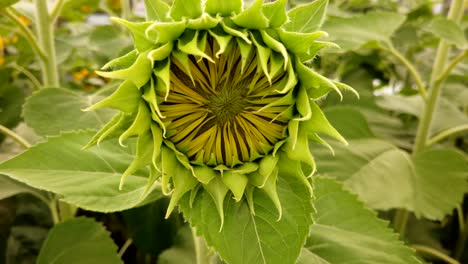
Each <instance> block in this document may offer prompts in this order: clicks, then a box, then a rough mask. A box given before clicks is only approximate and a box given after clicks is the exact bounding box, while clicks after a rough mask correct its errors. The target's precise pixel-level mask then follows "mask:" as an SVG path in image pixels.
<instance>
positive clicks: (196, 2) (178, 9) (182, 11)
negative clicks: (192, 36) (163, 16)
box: [171, 0, 203, 21]
mask: <svg viewBox="0 0 468 264" xmlns="http://www.w3.org/2000/svg"><path fill="white" fill-rule="evenodd" d="M202 14H203V10H202V1H201V0H175V1H174V3H173V4H172V8H171V17H172V18H173V19H174V20H176V21H180V20H182V19H183V18H197V17H200V16H201V15H202Z"/></svg>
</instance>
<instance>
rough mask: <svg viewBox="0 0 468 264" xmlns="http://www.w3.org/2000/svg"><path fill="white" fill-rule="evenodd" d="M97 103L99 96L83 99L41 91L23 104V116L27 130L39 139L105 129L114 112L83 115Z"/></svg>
mask: <svg viewBox="0 0 468 264" xmlns="http://www.w3.org/2000/svg"><path fill="white" fill-rule="evenodd" d="M100 100H102V97H100V96H84V95H81V94H78V93H75V92H72V91H69V90H65V89H59V88H48V89H42V90H40V91H39V92H37V93H34V94H33V95H32V96H31V97H29V98H28V99H27V100H26V104H25V105H24V110H23V115H24V119H25V121H26V123H27V124H28V126H30V127H31V128H33V129H34V131H36V133H38V134H40V135H58V134H59V133H60V132H62V131H74V130H82V129H98V128H100V127H102V126H104V125H105V124H106V123H107V121H108V120H109V119H110V118H111V117H112V116H113V115H114V113H115V112H114V111H113V110H110V109H98V110H96V111H89V112H83V109H86V108H88V107H90V106H91V105H93V104H94V103H96V102H98V101H100Z"/></svg>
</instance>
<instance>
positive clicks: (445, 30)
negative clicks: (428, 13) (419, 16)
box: [424, 17, 467, 49]
mask: <svg viewBox="0 0 468 264" xmlns="http://www.w3.org/2000/svg"><path fill="white" fill-rule="evenodd" d="M424 29H425V30H426V31H429V32H431V33H433V34H434V35H436V36H437V37H439V38H441V39H443V40H445V41H447V42H448V43H450V44H454V45H456V46H457V47H459V48H461V49H462V48H464V47H466V45H467V41H466V38H465V33H464V32H463V29H462V28H461V27H460V26H459V25H458V24H457V23H455V22H453V21H451V20H448V19H447V18H445V17H437V18H434V19H433V20H432V21H431V22H430V23H429V24H428V25H427V26H426V27H425V28H424Z"/></svg>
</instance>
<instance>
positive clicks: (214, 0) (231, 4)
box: [205, 0, 242, 16]
mask: <svg viewBox="0 0 468 264" xmlns="http://www.w3.org/2000/svg"><path fill="white" fill-rule="evenodd" d="M241 11H242V0H230V1H219V0H206V3H205V12H207V13H208V14H210V15H212V16H216V15H217V14H220V15H221V16H231V15H232V13H235V14H238V13H240V12H241Z"/></svg>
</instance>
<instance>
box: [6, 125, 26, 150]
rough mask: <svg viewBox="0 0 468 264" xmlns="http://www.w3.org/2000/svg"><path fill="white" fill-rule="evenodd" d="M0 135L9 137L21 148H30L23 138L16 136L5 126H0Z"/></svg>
mask: <svg viewBox="0 0 468 264" xmlns="http://www.w3.org/2000/svg"><path fill="white" fill-rule="evenodd" d="M0 134H4V135H5V136H8V137H11V138H12V139H13V140H14V141H15V142H16V143H18V144H19V145H21V146H23V147H24V148H30V147H31V144H29V143H28V142H27V141H26V140H25V139H24V138H22V137H21V136H20V135H18V134H16V133H15V132H14V131H12V130H10V129H8V128H7V127H5V126H2V125H0Z"/></svg>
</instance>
